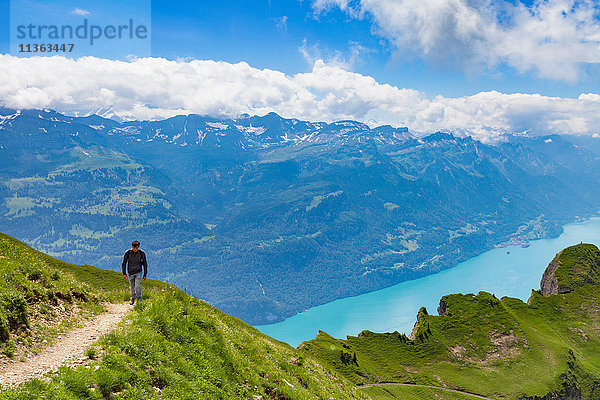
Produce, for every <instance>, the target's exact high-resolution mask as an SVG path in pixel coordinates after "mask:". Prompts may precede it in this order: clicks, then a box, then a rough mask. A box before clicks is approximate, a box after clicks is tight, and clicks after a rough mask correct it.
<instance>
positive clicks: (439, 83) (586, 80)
mask: <svg viewBox="0 0 600 400" xmlns="http://www.w3.org/2000/svg"><path fill="white" fill-rule="evenodd" d="M15 1H18V0H15ZM83 3H84V2H82V7H85V6H86V4H83ZM85 3H89V2H85ZM529 4H531V1H530V2H529ZM8 9H9V3H8V2H7V1H3V2H2V9H1V10H0V11H1V12H0V18H2V20H1V21H0V26H1V28H0V29H1V30H0V37H1V41H0V52H3V53H7V52H8V51H9V45H8V43H9V38H8V36H9V35H8V26H9V24H8V17H7V16H8V14H9V13H8ZM374 30H375V28H374V21H373V17H372V16H371V15H368V14H367V15H365V16H364V17H362V18H353V17H352V16H351V15H349V14H348V13H347V12H345V11H342V10H341V9H340V8H338V7H329V8H328V10H326V11H324V12H321V13H317V12H316V11H315V8H314V4H313V2H311V1H308V0H304V1H294V0H254V1H249V0H232V1H223V2H217V1H178V2H173V1H163V0H154V1H152V55H153V56H154V57H166V58H168V59H177V58H194V59H210V60H222V61H227V62H231V63H236V62H240V61H245V62H247V63H248V64H250V65H251V66H253V67H256V68H260V69H263V68H269V69H275V70H278V71H282V72H284V73H286V74H295V73H298V72H306V71H309V70H310V69H311V68H312V65H311V64H310V61H312V60H310V61H307V59H306V57H305V56H304V55H303V54H302V52H301V49H305V50H306V51H307V52H308V53H310V55H311V56H312V57H321V58H323V59H325V60H326V61H330V60H334V59H338V60H341V61H345V62H347V63H348V62H349V61H351V63H350V65H347V66H346V68H349V69H351V70H353V71H355V72H359V73H361V74H364V75H369V76H372V77H374V78H375V79H376V80H377V81H378V82H380V83H389V84H391V85H395V86H398V87H400V88H413V89H417V90H420V91H423V92H425V93H426V94H427V95H428V96H430V97H431V96H436V95H443V96H466V95H471V94H475V93H478V92H481V91H489V90H498V91H500V92H503V93H539V94H542V95H546V96H561V97H571V98H573V97H577V96H578V95H579V94H580V93H586V92H590V91H597V90H598V87H599V75H600V74H599V73H598V72H599V71H598V68H597V67H595V66H588V67H585V68H584V73H583V74H582V76H581V77H579V78H578V79H577V80H576V81H565V80H562V79H545V78H543V77H539V76H536V73H535V72H533V71H527V72H517V71H516V70H515V69H514V68H512V67H511V66H507V65H503V64H500V65H497V66H495V67H494V68H493V69H492V70H482V69H475V70H469V71H465V70H464V69H463V68H461V67H460V66H458V65H457V64H455V63H452V62H446V63H439V62H434V61H432V60H427V59H423V58H420V57H415V56H409V57H402V56H401V55H400V56H398V55H397V54H394V52H393V49H392V47H393V46H391V45H390V41H389V40H388V38H385V37H382V36H380V35H378V34H376V33H374ZM356 49H361V50H359V51H358V53H357V55H355V56H353V55H352V54H353V50H354V51H356Z"/></svg>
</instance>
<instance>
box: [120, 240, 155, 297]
mask: <svg viewBox="0 0 600 400" xmlns="http://www.w3.org/2000/svg"><path fill="white" fill-rule="evenodd" d="M126 265H127V272H125V266H126ZM142 266H143V267H144V275H143V276H142ZM121 269H122V270H123V278H124V279H127V276H128V275H129V289H130V290H131V301H130V302H129V304H131V305H133V303H134V302H135V299H137V300H138V302H139V301H140V300H142V280H146V275H148V263H147V262H146V253H144V251H143V250H140V242H138V241H137V240H134V241H133V242H132V243H131V249H129V250H127V251H126V252H125V255H124V256H123V264H122V265H121Z"/></svg>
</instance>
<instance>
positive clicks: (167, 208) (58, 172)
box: [0, 110, 600, 324]
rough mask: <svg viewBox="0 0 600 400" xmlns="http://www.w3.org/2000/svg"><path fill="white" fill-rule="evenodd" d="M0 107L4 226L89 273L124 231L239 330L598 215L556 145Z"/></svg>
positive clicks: (584, 168) (291, 123)
mask: <svg viewBox="0 0 600 400" xmlns="http://www.w3.org/2000/svg"><path fill="white" fill-rule="evenodd" d="M0 114H2V115H5V117H4V119H3V120H2V122H1V123H0V223H2V225H3V226H4V227H5V228H4V229H5V230H6V231H7V232H8V233H10V234H12V235H13V236H16V237H19V238H20V239H23V240H26V241H27V242H28V243H30V244H32V245H35V246H36V247H39V248H40V249H42V250H44V251H46V252H49V253H51V254H52V255H56V256H60V257H62V258H65V259H67V260H68V261H71V262H79V263H81V262H87V261H88V260H90V259H94V260H98V263H97V265H99V266H101V267H103V268H106V269H114V268H116V267H117V264H118V263H119V262H120V257H121V256H122V251H124V248H123V246H124V245H123V244H124V243H125V244H127V243H129V242H131V240H132V238H133V237H135V238H138V239H140V240H141V241H142V243H143V245H144V246H145V247H146V248H147V249H150V250H151V254H150V255H149V256H150V259H149V260H150V262H151V263H152V267H153V268H154V269H153V272H154V273H156V274H157V275H156V276H159V277H161V278H162V279H165V280H168V281H170V282H172V283H175V284H177V285H179V286H180V287H182V288H185V289H186V290H188V291H190V292H192V293H194V294H196V295H197V296H198V297H201V298H204V299H206V300H207V301H209V302H211V303H212V304H214V305H217V306H219V307H221V308H223V309H225V310H226V311H227V312H230V313H232V314H234V315H237V316H240V317H242V318H243V319H244V320H246V321H248V322H251V323H254V324H264V323H270V322H277V321H280V320H282V319H283V318H285V317H288V316H290V315H293V314H295V313H298V312H301V311H302V310H304V309H306V308H309V307H312V306H316V305H319V304H323V303H325V302H329V301H333V300H335V299H338V298H342V297H347V296H352V295H357V294H361V293H366V292H369V291H373V290H377V289H381V288H384V287H388V286H391V285H394V284H396V283H399V282H402V281H404V280H407V279H414V278H417V277H421V276H425V275H427V274H431V273H435V272H438V271H440V270H442V269H445V268H449V267H451V266H453V265H456V264H457V263H459V262H460V261H463V260H466V259H467V258H470V257H472V256H475V255H478V254H480V253H482V252H484V251H486V250H489V249H491V248H493V247H495V246H498V245H501V244H507V243H511V244H519V243H523V242H524V241H526V240H529V239H536V238H542V237H552V236H557V235H558V234H559V233H560V231H561V225H563V224H564V223H567V222H570V221H572V220H574V219H576V218H578V217H587V216H591V215H594V214H595V213H597V212H598V210H600V200H599V199H600V155H599V154H597V153H594V152H593V151H591V150H587V148H586V147H583V146H580V145H575V144H573V143H571V142H569V141H567V140H559V139H558V138H556V137H554V140H553V141H551V142H547V140H549V139H552V137H548V138H546V139H544V138H541V139H540V138H512V139H511V140H510V141H508V142H505V143H498V144H496V145H494V146H491V145H487V144H483V143H481V142H477V141H475V140H473V139H472V138H470V137H464V138H461V137H455V136H453V135H452V134H449V133H439V134H434V135H430V136H429V137H427V138H415V137H412V135H410V134H409V132H407V131H406V130H405V129H400V128H389V127H385V126H383V127H377V128H373V129H370V130H369V131H366V130H365V129H366V128H365V125H364V124H361V123H358V122H353V121H340V122H337V123H333V124H325V123H312V122H306V121H299V120H294V119H282V118H280V117H278V116H277V115H275V114H267V115H266V116H263V117H256V116H255V117H250V116H247V117H243V118H241V119H239V121H238V122H236V121H233V120H227V119H216V118H204V117H201V116H191V117H186V116H179V117H173V118H171V119H168V120H164V121H142V122H139V121H130V122H126V123H116V122H110V121H104V120H102V119H100V117H94V116H88V117H79V118H78V117H64V118H63V117H61V116H60V114H58V113H53V112H51V111H49V110H47V111H44V110H28V111H22V112H20V113H19V115H16V112H15V113H13V114H8V115H7V112H2V113H0ZM15 115H16V116H15ZM11 116H12V117H11ZM40 116H41V118H40ZM9 117H10V118H9ZM203 118H204V119H203ZM61 119H62V120H63V122H61ZM186 121H187V123H186ZM261 121H262V122H261ZM210 124H213V126H211V125H210ZM219 124H221V125H219ZM261 124H262V125H261ZM236 125H238V126H240V127H241V128H239V129H238V128H237V127H236ZM259 125H260V126H259ZM242 128H243V129H242ZM317 128H318V129H317ZM198 129H200V130H201V131H202V132H203V133H205V134H206V135H205V136H204V139H203V140H201V141H200V143H201V144H202V145H200V144H195V141H196V140H199V139H200V137H199V136H198ZM315 132H317V133H315ZM178 135H179V136H178ZM200 136H201V135H200ZM150 139H152V140H150ZM184 143H187V145H185V146H183V144H184ZM165 238H167V240H165ZM184 249H185V252H184V251H183V250H184ZM175 255H177V257H175ZM224 276H225V277H227V278H223V277H224Z"/></svg>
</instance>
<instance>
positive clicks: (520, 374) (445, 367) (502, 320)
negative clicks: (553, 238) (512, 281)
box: [300, 244, 600, 399]
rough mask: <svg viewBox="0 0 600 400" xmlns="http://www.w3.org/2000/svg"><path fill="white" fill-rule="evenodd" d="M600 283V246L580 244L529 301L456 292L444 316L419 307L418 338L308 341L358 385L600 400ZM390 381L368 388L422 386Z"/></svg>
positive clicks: (391, 393)
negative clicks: (421, 386) (371, 384)
mask: <svg viewBox="0 0 600 400" xmlns="http://www.w3.org/2000/svg"><path fill="white" fill-rule="evenodd" d="M599 289H600V251H599V250H598V248H597V247H595V246H594V245H590V244H580V245H577V246H572V247H569V248H567V249H565V250H563V251H562V252H560V253H559V254H558V255H557V256H556V258H555V259H554V260H553V261H552V263H551V264H550V265H549V267H548V269H547V271H546V273H545V274H544V278H543V280H542V290H541V291H533V292H532V294H531V297H530V299H529V301H528V303H527V304H526V303H523V302H522V301H520V300H518V299H513V298H502V299H497V298H496V297H494V296H493V295H491V294H489V293H485V292H480V293H479V294H477V295H474V294H453V295H448V296H444V297H443V298H442V299H441V301H440V307H439V308H438V313H439V314H440V315H438V316H433V315H429V314H428V312H427V310H425V309H424V308H422V309H421V310H419V313H418V320H417V323H416V324H415V328H414V330H413V332H412V333H411V335H410V336H409V337H407V336H406V335H403V334H399V333H397V332H394V333H384V334H379V333H372V332H369V331H363V332H362V333H361V334H360V335H359V336H358V337H348V338H347V340H338V339H334V338H332V337H331V336H329V335H327V334H326V333H324V332H320V333H319V335H318V336H317V337H316V338H315V339H314V340H311V341H309V342H305V343H303V344H302V345H301V346H300V348H301V350H302V351H303V352H304V354H307V355H313V356H316V357H317V358H319V359H320V360H321V361H322V362H323V363H325V364H327V365H329V366H330V367H331V368H335V369H336V370H337V371H339V372H340V373H341V374H343V375H344V376H345V377H347V378H348V379H350V380H351V381H353V382H355V383H356V384H366V383H374V382H403V383H414V384H423V385H432V386H438V387H444V388H454V389H459V390H461V391H464V392H469V393H476V394H480V395H484V396H486V397H490V398H494V399H566V398H568V399H599V398H600V351H599V350H598V349H600V291H599ZM383 389H384V387H378V388H368V389H365V391H366V392H367V393H369V394H371V395H372V396H373V397H374V398H381V399H383V398H403V399H405V398H413V397H414V398H418V396H412V395H410V393H413V394H414V393H415V391H417V390H423V389H422V388H416V387H414V388H410V387H406V386H403V387H396V388H394V389H390V390H387V387H386V390H383ZM439 396H440V397H442V396H443V397H442V398H455V397H447V396H448V395H441V394H439ZM544 396H545V397H544Z"/></svg>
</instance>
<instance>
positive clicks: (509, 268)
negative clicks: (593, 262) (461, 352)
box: [256, 218, 600, 347]
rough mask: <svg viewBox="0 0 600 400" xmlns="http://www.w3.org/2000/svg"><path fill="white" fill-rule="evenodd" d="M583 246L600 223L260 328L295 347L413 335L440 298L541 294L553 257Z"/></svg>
mask: <svg viewBox="0 0 600 400" xmlns="http://www.w3.org/2000/svg"><path fill="white" fill-rule="evenodd" d="M580 242H584V243H593V244H595V245H596V246H600V218H592V219H589V220H586V221H583V222H577V223H573V224H569V225H565V226H564V232H563V234H562V235H560V236H559V237H557V238H555V239H541V240H534V241H531V242H530V243H531V246H529V247H527V248H522V247H520V246H507V247H502V248H496V249H493V250H490V251H488V252H485V253H483V254H481V255H479V256H477V257H474V258H471V259H469V260H467V261H465V262H462V263H460V264H458V265H457V266H455V267H453V268H450V269H447V270H445V271H442V272H439V273H437V274H433V275H429V276H426V277H424V278H420V279H415V280H412V281H407V282H403V283H400V284H398V285H395V286H392V287H389V288H386V289H382V290H378V291H375V292H371V293H367V294H363V295H360V296H355V297H348V298H344V299H340V300H336V301H333V302H331V303H327V304H323V305H321V306H318V307H314V308H311V309H309V310H307V311H305V312H303V313H300V314H297V315H295V316H293V317H290V318H288V319H286V320H285V321H282V322H279V323H277V324H272V325H261V326H256V328H257V329H259V330H260V331H261V332H263V333H265V334H267V335H269V336H271V337H274V338H275V339H278V340H281V341H284V342H287V343H289V344H290V345H292V346H294V347H296V346H298V344H300V343H301V342H303V341H305V340H310V339H313V338H314V337H315V336H316V335H317V333H318V331H319V330H322V331H325V332H327V333H328V334H330V335H332V336H334V337H336V338H342V339H345V338H346V335H351V336H356V335H358V334H359V333H360V332H361V331H362V330H370V331H373V332H393V331H398V332H403V333H406V334H408V333H410V331H411V330H412V327H413V325H414V323H415V321H416V316H417V311H418V310H419V308H420V307H422V306H425V307H427V311H428V313H429V314H434V315H437V307H438V305H439V301H440V298H441V297H442V296H444V295H446V294H450V293H478V292H479V291H486V292H489V293H493V294H495V295H496V297H498V298H500V297H503V296H509V297H516V298H519V299H521V300H523V301H527V299H528V298H529V295H530V294H531V290H532V289H539V288H540V279H541V277H542V274H543V272H544V270H545V269H546V267H547V266H548V263H550V261H552V258H554V255H555V254H556V253H558V252H559V251H560V250H562V249H564V248H565V247H568V246H571V245H574V244H578V243H580ZM507 252H510V254H507Z"/></svg>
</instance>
